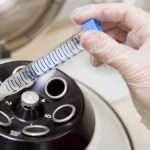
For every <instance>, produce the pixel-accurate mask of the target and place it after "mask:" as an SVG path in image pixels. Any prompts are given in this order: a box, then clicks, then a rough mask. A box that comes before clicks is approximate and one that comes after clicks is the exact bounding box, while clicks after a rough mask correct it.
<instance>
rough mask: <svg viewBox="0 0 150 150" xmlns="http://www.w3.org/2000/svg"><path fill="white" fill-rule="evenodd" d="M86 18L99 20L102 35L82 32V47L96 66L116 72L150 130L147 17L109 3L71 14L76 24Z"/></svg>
mask: <svg viewBox="0 0 150 150" xmlns="http://www.w3.org/2000/svg"><path fill="white" fill-rule="evenodd" d="M90 18H96V19H97V20H99V21H101V22H102V26H103V29H104V31H105V33H102V32H96V31H89V32H85V33H83V34H82V35H81V43H82V45H83V47H85V48H86V49H87V50H88V52H89V53H90V54H91V55H92V56H93V57H94V62H95V63H96V64H101V63H105V64H109V65H111V66H113V67H115V68H116V69H117V70H119V71H120V73H121V74H122V76H123V77H124V79H125V80H126V82H127V85H128V87H129V90H130V93H131V96H132V98H133V102H134V104H135V106H136V108H137V110H138V111H139V113H140V114H141V116H142V119H143V121H144V123H145V124H146V125H147V127H149V128H150V14H149V13H147V12H145V11H143V10H142V9H140V8H135V7H133V6H129V5H125V4H120V3H113V4H98V5H88V6H84V7H81V8H77V9H76V10H75V11H74V12H73V15H72V19H73V21H74V22H76V23H77V24H81V23H82V22H84V21H85V20H88V19H90Z"/></svg>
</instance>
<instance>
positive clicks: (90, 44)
mask: <svg viewBox="0 0 150 150" xmlns="http://www.w3.org/2000/svg"><path fill="white" fill-rule="evenodd" d="M101 34H102V33H101V32H99V31H87V32H84V33H82V34H81V45H82V46H83V47H84V48H85V49H86V50H88V51H89V52H90V53H92V52H93V50H94V49H95V46H96V45H97V43H99V42H100V39H101Z"/></svg>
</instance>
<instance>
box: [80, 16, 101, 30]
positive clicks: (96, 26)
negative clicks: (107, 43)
mask: <svg viewBox="0 0 150 150" xmlns="http://www.w3.org/2000/svg"><path fill="white" fill-rule="evenodd" d="M82 30H83V31H84V32H87V31H90V30H96V31H103V29H102V26H101V23H100V22H99V21H97V20H96V19H90V20H88V21H86V22H84V23H83V24H82Z"/></svg>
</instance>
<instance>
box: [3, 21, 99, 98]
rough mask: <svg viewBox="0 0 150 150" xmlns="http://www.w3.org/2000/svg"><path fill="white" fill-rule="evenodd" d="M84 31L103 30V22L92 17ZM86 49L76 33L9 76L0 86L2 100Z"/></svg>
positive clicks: (83, 28)
mask: <svg viewBox="0 0 150 150" xmlns="http://www.w3.org/2000/svg"><path fill="white" fill-rule="evenodd" d="M82 30H83V31H84V32H86V31H89V30H96V31H102V28H101V24H100V22H98V21H97V20H95V19H90V20H88V21H86V22H84V23H83V24H82ZM83 50H84V49H83V48H82V47H81V46H80V35H79V34H75V35H73V36H72V37H71V38H69V39H68V40H66V41H65V42H63V43H62V44H60V45H59V46H58V47H56V48H55V49H53V50H52V51H50V52H49V53H48V54H47V55H46V56H43V57H41V58H39V59H38V60H36V61H33V62H32V63H30V64H29V65H27V66H26V67H24V68H23V69H22V70H19V71H18V72H16V73H15V74H12V75H11V76H10V77H8V78H7V79H6V80H5V81H4V82H3V83H2V84H1V86H0V101H2V100H3V99H4V98H5V97H6V96H10V95H13V94H15V93H18V92H19V91H21V90H23V89H25V88H28V87H30V86H32V85H33V83H34V82H35V81H36V79H37V78H38V77H40V76H42V75H44V74H45V73H47V72H48V71H49V70H52V69H54V68H55V67H56V66H58V65H60V64H62V63H64V62H66V61H67V60H69V59H70V58H72V57H73V56H75V55H77V54H79V53H80V52H82V51H83Z"/></svg>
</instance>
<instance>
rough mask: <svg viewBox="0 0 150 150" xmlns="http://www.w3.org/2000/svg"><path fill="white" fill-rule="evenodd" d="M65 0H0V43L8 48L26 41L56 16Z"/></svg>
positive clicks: (18, 45)
mask: <svg viewBox="0 0 150 150" xmlns="http://www.w3.org/2000/svg"><path fill="white" fill-rule="evenodd" d="M64 1H65V0H0V44H1V45H4V47H5V48H6V49H8V50H12V49H16V48H18V47H20V46H22V45H24V44H25V43H28V42H29V41H31V39H33V37H35V35H36V34H37V33H38V32H39V31H41V29H42V28H43V27H45V26H49V25H50V24H51V23H52V20H53V19H54V18H55V17H56V15H57V13H58V12H59V10H60V8H61V7H62V5H63V3H64Z"/></svg>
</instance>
